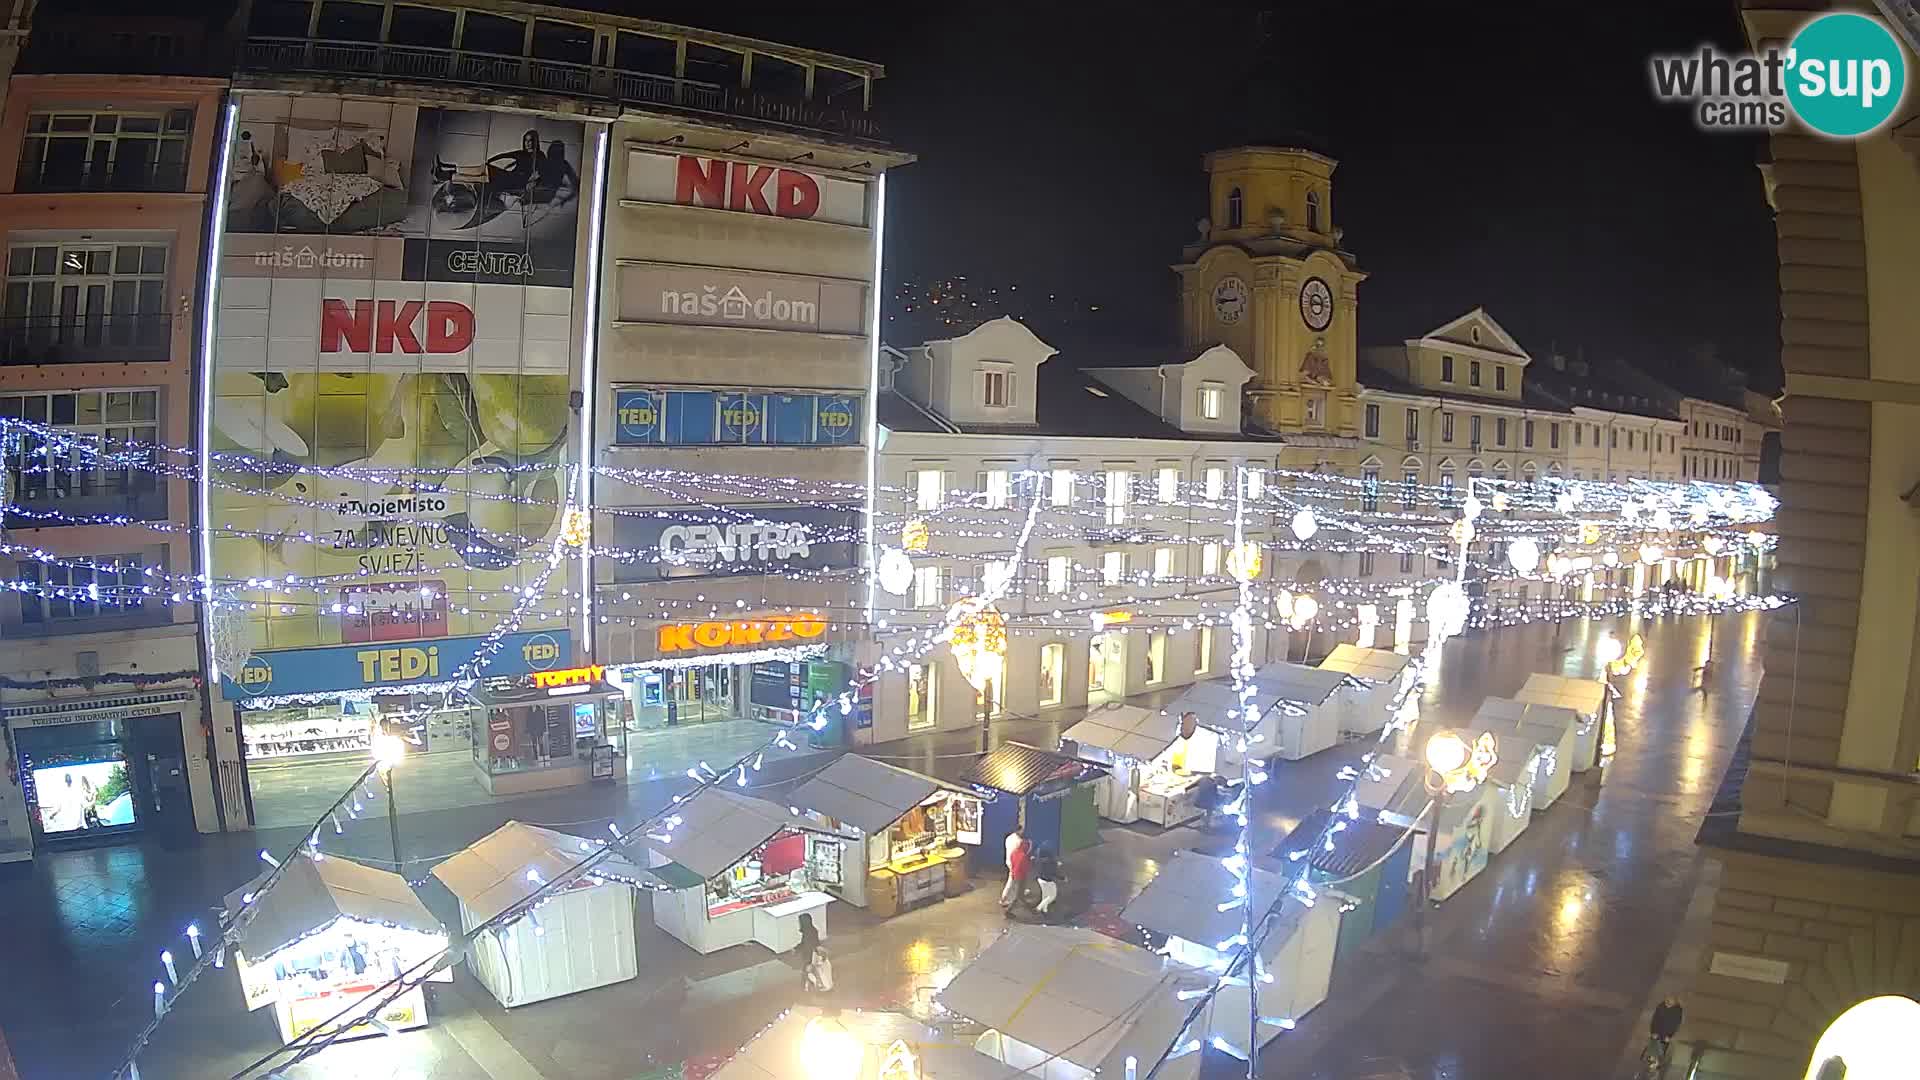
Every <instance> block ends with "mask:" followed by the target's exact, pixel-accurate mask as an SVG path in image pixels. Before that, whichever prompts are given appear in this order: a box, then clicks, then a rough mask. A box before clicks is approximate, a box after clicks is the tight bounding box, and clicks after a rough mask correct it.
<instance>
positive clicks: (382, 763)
mask: <svg viewBox="0 0 1920 1080" xmlns="http://www.w3.org/2000/svg"><path fill="white" fill-rule="evenodd" d="M406 759H407V740H405V739H403V738H401V737H400V736H398V735H390V734H388V733H386V732H384V731H383V732H380V733H379V734H376V735H375V736H374V737H373V760H374V762H375V763H376V764H378V765H379V767H380V771H381V772H386V771H387V770H388V769H391V768H393V767H394V766H395V765H398V764H400V763H401V762H402V761H405V760H406Z"/></svg>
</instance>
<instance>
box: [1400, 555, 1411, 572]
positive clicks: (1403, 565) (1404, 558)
mask: <svg viewBox="0 0 1920 1080" xmlns="http://www.w3.org/2000/svg"><path fill="white" fill-rule="evenodd" d="M1400 572H1401V573H1403V574H1411V573H1413V552H1411V551H1403V552H1401V553H1400Z"/></svg>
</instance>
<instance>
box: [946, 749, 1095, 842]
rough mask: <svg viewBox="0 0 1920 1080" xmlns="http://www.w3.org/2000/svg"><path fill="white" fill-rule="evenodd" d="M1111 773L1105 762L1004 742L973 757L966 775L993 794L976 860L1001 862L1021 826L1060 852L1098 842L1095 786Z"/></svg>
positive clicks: (1035, 839)
mask: <svg viewBox="0 0 1920 1080" xmlns="http://www.w3.org/2000/svg"><path fill="white" fill-rule="evenodd" d="M1106 775H1107V767H1106V766H1105V765H1096V764H1094V763H1093V762H1090V761H1081V760H1080V759H1079V758H1074V757H1068V756H1067V755H1065V754H1057V753H1054V752H1053V751H1051V750H1042V749H1040V748H1039V747H1037V746H1027V745H1025V744H1024V743H1013V742H1010V743H1001V744H1000V746H999V747H998V748H997V749H995V750H994V751H993V752H991V753H989V754H986V755H984V756H982V757H979V758H976V759H974V761H973V762H972V764H970V765H969V766H968V767H967V769H966V771H965V773H964V775H963V779H964V780H965V781H966V782H967V783H969V784H971V785H973V786H974V787H975V788H976V789H978V790H979V791H981V792H982V793H983V794H985V795H988V796H991V797H990V798H989V799H988V801H987V803H986V806H985V810H984V813H982V814H981V816H980V837H981V840H980V846H979V847H977V848H975V849H974V858H975V859H976V860H978V861H979V862H980V864H981V865H992V866H998V865H1000V863H1001V860H1002V859H1003V858H1004V857H1005V855H1004V852H1005V850H1006V849H1005V847H1004V845H1003V843H1002V842H1003V841H1004V840H1006V838H1007V834H1008V833H1010V832H1012V831H1013V830H1014V829H1016V828H1018V829H1020V830H1021V831H1022V832H1023V833H1025V834H1026V837H1027V839H1028V840H1029V841H1031V842H1032V843H1033V844H1035V845H1036V846H1039V847H1045V848H1051V849H1052V850H1053V852H1054V853H1055V854H1056V855H1065V854H1067V853H1068V852H1070V851H1079V850H1080V849H1081V848H1088V847H1092V846H1093V845H1095V844H1097V843H1099V842H1100V828H1099V824H1098V820H1099V818H1098V815H1097V814H1096V813H1095V811H1094V805H1093V789H1094V784H1095V783H1096V782H1097V781H1098V780H1099V779H1100V778H1101V777H1103V776H1106Z"/></svg>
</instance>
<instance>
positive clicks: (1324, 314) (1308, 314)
mask: <svg viewBox="0 0 1920 1080" xmlns="http://www.w3.org/2000/svg"><path fill="white" fill-rule="evenodd" d="M1300 317H1301V318H1302V319H1305V320H1306V323H1307V329H1309V330H1325V329H1326V328H1327V326H1328V325H1329V324H1330V323H1332V322H1333V290H1332V289H1330V288H1328V287H1327V283H1326V282H1324V281H1322V280H1320V279H1319V278H1317V277H1314V278H1308V279H1307V281H1306V284H1304V285H1302V286H1300Z"/></svg>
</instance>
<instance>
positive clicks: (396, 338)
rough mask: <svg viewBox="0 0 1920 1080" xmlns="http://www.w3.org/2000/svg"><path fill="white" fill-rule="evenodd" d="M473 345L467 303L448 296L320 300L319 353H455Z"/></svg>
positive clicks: (469, 312) (470, 319)
mask: <svg viewBox="0 0 1920 1080" xmlns="http://www.w3.org/2000/svg"><path fill="white" fill-rule="evenodd" d="M472 347H473V309H472V308H470V307H468V306H467V305H465V304H461V303H457V302H455V301H452V300H378V301H376V300H354V301H346V300H322V301H320V351H321V352H323V353H337V352H356V353H366V352H371V353H406V354H413V355H418V354H422V353H458V352H466V351H467V350H468V349H470V348H472Z"/></svg>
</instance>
